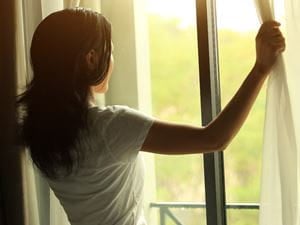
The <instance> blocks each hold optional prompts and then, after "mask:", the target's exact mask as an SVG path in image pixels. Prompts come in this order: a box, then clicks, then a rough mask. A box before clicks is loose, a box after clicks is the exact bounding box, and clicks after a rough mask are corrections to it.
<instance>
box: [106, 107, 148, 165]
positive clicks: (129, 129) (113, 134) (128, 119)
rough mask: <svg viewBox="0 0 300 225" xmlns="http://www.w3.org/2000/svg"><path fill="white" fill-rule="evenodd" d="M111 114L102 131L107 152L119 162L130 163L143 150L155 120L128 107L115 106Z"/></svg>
mask: <svg viewBox="0 0 300 225" xmlns="http://www.w3.org/2000/svg"><path fill="white" fill-rule="evenodd" d="M111 113H112V116H110V119H109V120H108V121H107V123H106V124H105V127H104V128H103V130H102V136H103V140H104V142H105V144H106V148H107V151H108V153H109V154H111V156H112V157H113V158H114V159H116V160H118V161H123V162H130V161H132V160H133V159H135V158H136V156H137V154H138V152H139V150H141V148H142V145H143V143H144V141H145V139H146V137H147V134H148V132H149V129H150V127H151V125H152V124H153V118H152V117H150V116H147V115H146V114H144V113H142V112H140V111H137V110H134V109H132V108H129V107H126V106H113V107H111Z"/></svg>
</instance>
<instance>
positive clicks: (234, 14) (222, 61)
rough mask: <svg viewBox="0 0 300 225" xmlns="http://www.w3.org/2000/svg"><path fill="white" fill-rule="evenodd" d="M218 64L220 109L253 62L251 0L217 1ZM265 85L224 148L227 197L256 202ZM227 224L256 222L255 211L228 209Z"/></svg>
mask: <svg viewBox="0 0 300 225" xmlns="http://www.w3.org/2000/svg"><path fill="white" fill-rule="evenodd" d="M217 18H218V38H219V66H220V82H221V99H222V108H224V107H225V105H226V104H227V103H228V101H229V100H230V99H231V98H232V97H233V95H234V94H235V92H236V91H237V90H238V88H239V87H240V85H241V84H242V82H243V80H244V79H245V78H246V76H247V74H248V72H249V71H250V70H251V67H252V66H253V65H254V62H255V36H256V32H257V30H258V28H259V23H258V19H257V15H256V11H255V6H254V1H253V0H243V1H240V0H226V1H224V0H218V1H217ZM264 109H265V87H264V88H263V90H262V91H261V93H260V95H259V96H258V98H257V100H256V103H255V105H254V107H253V109H252V111H251V113H250V115H249V117H248V119H247V120H246V122H245V124H244V125H243V127H242V129H241V130H240V132H239V133H238V135H237V136H236V138H235V139H234V140H233V142H232V143H231V144H230V146H229V147H228V149H227V150H226V151H225V154H224V159H225V183H226V200H227V202H233V203H249V202H251V203H252V202H259V193H260V170H261V169H260V168H261V152H262V140H263V139H262V138H263V124H264ZM227 218H228V225H246V224H253V225H254V224H258V210H234V209H230V210H227Z"/></svg>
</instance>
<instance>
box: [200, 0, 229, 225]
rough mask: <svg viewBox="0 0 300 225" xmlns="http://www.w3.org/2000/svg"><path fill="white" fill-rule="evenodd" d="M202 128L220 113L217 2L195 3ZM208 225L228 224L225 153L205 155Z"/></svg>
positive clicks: (209, 0)
mask: <svg viewBox="0 0 300 225" xmlns="http://www.w3.org/2000/svg"><path fill="white" fill-rule="evenodd" d="M196 13H197V34H198V56H199V71H200V75H199V78H200V96H201V116H202V125H203V126H206V125H207V124H208V123H209V122H211V121H212V119H213V118H214V117H215V116H216V115H217V114H218V113H219V112H220V110H221V98H220V82H219V68H218V51H217V49H218V48H217V33H216V31H217V29H216V23H215V21H216V11H215V0H196ZM204 173H205V196H206V218H207V225H226V200H225V182H224V163H223V153H222V152H217V153H209V154H205V155H204Z"/></svg>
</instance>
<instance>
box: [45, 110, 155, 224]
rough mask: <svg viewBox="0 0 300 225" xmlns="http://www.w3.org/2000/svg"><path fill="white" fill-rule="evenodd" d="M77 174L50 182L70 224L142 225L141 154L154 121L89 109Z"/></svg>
mask: <svg viewBox="0 0 300 225" xmlns="http://www.w3.org/2000/svg"><path fill="white" fill-rule="evenodd" d="M88 116H89V131H86V132H82V134H81V135H80V136H81V138H80V143H79V144H78V145H77V147H78V148H80V149H81V150H82V151H84V152H86V156H85V159H84V161H83V162H82V163H81V164H80V166H79V168H78V170H77V171H76V172H74V173H73V174H72V175H70V176H68V177H65V178H63V179H55V180H53V179H48V183H49V185H50V187H51V188H52V190H53V191H54V193H55V195H56V196H57V198H58V199H59V201H60V203H61V204H62V206H63V208H64V209H65V211H66V214H67V216H68V219H69V221H70V223H71V224H72V225H145V224H146V222H145V220H144V217H143V212H142V197H143V184H144V171H143V162H142V158H141V156H140V154H138V153H139V150H140V149H141V147H142V144H143V142H144V140H145V138H146V136H147V134H148V131H149V129H150V127H151V125H152V123H153V118H152V117H149V116H146V115H144V114H142V113H140V112H138V111H136V110H133V109H131V108H128V107H125V106H109V107H105V108H98V107H93V108H91V109H90V110H89V115H88Z"/></svg>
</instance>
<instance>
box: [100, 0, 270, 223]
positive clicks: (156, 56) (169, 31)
mask: <svg viewBox="0 0 300 225" xmlns="http://www.w3.org/2000/svg"><path fill="white" fill-rule="evenodd" d="M251 2H252V1H250V0H247V1H246V0H245V1H243V4H241V3H239V1H238V0H235V1H233V0H226V1H223V0H218V1H216V0H215V1H205V0H186V1H180V0H144V1H143V0H126V1H125V0H122V1H121V0H120V1H103V2H102V5H101V10H102V12H103V13H104V14H105V15H106V16H108V18H109V19H110V20H111V22H112V24H113V30H114V31H113V41H114V44H115V53H114V54H115V61H116V68H115V70H114V75H113V77H112V80H111V87H110V93H109V94H108V95H106V96H105V101H106V102H107V104H128V105H129V106H132V107H135V108H140V109H142V110H144V111H148V112H149V111H150V110H151V109H150V108H151V107H150V106H151V105H152V112H153V114H154V115H155V116H157V117H159V118H161V119H165V120H170V121H178V122H185V123H193V124H201V123H203V124H206V123H208V122H209V121H210V119H211V118H212V117H213V116H215V115H216V114H217V112H218V110H220V108H221V105H222V106H224V105H225V104H226V103H227V101H228V100H229V98H231V97H232V96H233V94H234V92H235V91H236V90H237V88H238V87H239V85H240V84H241V82H242V80H243V79H244V78H245V77H246V75H247V74H246V73H247V72H249V70H250V67H251V66H252V64H251V63H254V55H253V53H254V47H255V45H254V44H255V43H254V36H255V34H256V31H257V28H258V23H257V20H256V15H255V11H254V5H253V3H252V4H250V3H251ZM232 3H234V4H235V5H234V7H233V6H232ZM249 4H250V5H249ZM230 5H231V6H232V8H231V9H230V8H229V6H230ZM245 7H246V8H245ZM237 8H238V9H239V10H240V11H234V12H233V11H232V10H236V9H237ZM229 9H230V10H231V11H227V10H229ZM250 9H253V10H252V11H251V10H250ZM145 10H147V11H145ZM249 11H251V12H252V14H250V15H246V13H248V12H249ZM196 12H197V15H198V17H196ZM238 12H242V16H240V15H239V14H235V13H238ZM145 15H147V18H146V17H145ZM216 16H217V17H216ZM216 18H218V20H216ZM243 19H245V20H246V21H248V20H249V21H255V22H254V24H252V23H251V24H250V25H249V24H248V25H249V27H247V26H248V25H247V26H245V27H243V28H245V29H244V30H242V31H240V30H237V29H236V28H238V26H240V25H237V24H236V22H237V21H241V20H243ZM196 21H197V23H196ZM217 22H218V26H219V29H218V30H216V24H217ZM244 24H245V21H244V23H243V25H244ZM232 26H233V28H234V29H233V28H232ZM147 27H148V29H146V28H147ZM197 27H198V31H201V32H199V33H197ZM229 28H230V30H228V29H229ZM207 29H208V30H207ZM125 34H126V35H125ZM198 35H199V36H198ZM208 35H209V36H208ZM124 37H126V38H124ZM197 39H198V40H199V41H198V42H197ZM145 43H149V46H148V45H147V44H145ZM197 45H198V46H197ZM241 46H247V49H245V50H243V49H242V48H241ZM148 47H149V48H148ZM198 47H199V51H198ZM208 52H210V53H209V54H208ZM198 54H199V59H200V60H199V62H198ZM207 55H210V57H209V60H208V58H207ZM241 58H242V59H244V60H241ZM237 60H238V62H239V63H236V62H237ZM199 65H200V66H199ZM199 73H200V75H201V77H200V86H201V95H200V89H199V77H198V76H199ZM150 74H151V76H150ZM150 83H151V87H150V85H149V84H150ZM219 87H221V89H219ZM148 92H149V93H150V92H151V93H152V95H151V96H150V95H149V94H148ZM263 94H264V91H262V95H261V96H260V97H259V99H258V101H257V102H256V105H255V107H254V109H253V110H252V113H251V115H250V117H249V119H248V120H247V122H246V124H245V125H244V127H243V128H242V131H241V133H240V134H239V135H238V137H237V138H236V139H235V141H234V142H233V143H232V144H231V146H230V149H228V150H227V151H226V152H225V157H224V159H225V160H224V161H225V172H223V155H222V153H213V154H209V155H206V156H205V157H202V156H201V155H199V156H195V155H194V156H184V157H182V156H172V157H167V156H159V155H157V156H154V158H153V156H149V157H148V155H147V159H146V160H147V165H146V167H147V174H148V175H147V176H148V177H147V179H146V182H147V183H146V185H145V186H146V191H145V192H146V195H145V196H146V204H147V205H146V207H147V208H148V209H149V204H150V211H152V212H153V211H156V212H160V214H157V220H156V219H153V218H155V216H153V214H151V213H152V212H151V213H149V210H146V215H148V223H149V224H150V225H165V224H168V225H169V224H170V225H171V224H189V225H193V224H195V225H196V224H197V225H198V224H201V225H216V224H218V225H225V224H226V222H227V224H229V225H246V224H247V223H248V222H249V224H257V215H258V210H257V209H258V205H257V204H254V205H253V204H252V205H251V204H250V205H245V204H244V203H255V202H257V201H258V193H259V181H260V180H259V172H260V168H259V165H260V164H259V161H258V160H257V157H259V156H260V153H259V150H260V148H261V134H262V133H259V132H261V131H262V127H257V125H260V126H261V125H262V124H263V114H264V113H263V108H264V95H263ZM200 98H201V105H200ZM151 99H152V101H151ZM220 100H222V102H221V101H220ZM151 102H152V104H151ZM201 114H202V115H201ZM201 116H202V121H201V119H200V118H201ZM258 121H260V122H258ZM255 135H256V136H255ZM253 140H254V141H253ZM151 157H152V158H151ZM203 158H204V160H203ZM245 160H246V161H245ZM203 161H204V162H203ZM154 162H155V166H154ZM179 165H180V166H179ZM176 169H177V170H176ZM178 169H179V170H178ZM250 169H251V170H250ZM154 171H155V173H154ZM149 173H151V175H150V176H149ZM224 174H225V180H224V176H223V175H224ZM204 180H205V182H204ZM225 182H226V185H225ZM225 187H226V188H225ZM249 189H251V191H253V192H251V193H250V192H249ZM155 190H156V193H155ZM225 190H226V192H225ZM249 193H250V195H249ZM225 194H226V200H227V201H226V202H227V206H225ZM149 196H150V197H149ZM155 196H156V197H155ZM205 200H206V201H207V203H208V204H206V203H205ZM233 203H234V204H233ZM226 207H227V209H228V210H225V209H226ZM158 209H159V210H158ZM239 209H242V210H239ZM226 211H227V215H226ZM226 216H227V218H226Z"/></svg>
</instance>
